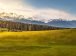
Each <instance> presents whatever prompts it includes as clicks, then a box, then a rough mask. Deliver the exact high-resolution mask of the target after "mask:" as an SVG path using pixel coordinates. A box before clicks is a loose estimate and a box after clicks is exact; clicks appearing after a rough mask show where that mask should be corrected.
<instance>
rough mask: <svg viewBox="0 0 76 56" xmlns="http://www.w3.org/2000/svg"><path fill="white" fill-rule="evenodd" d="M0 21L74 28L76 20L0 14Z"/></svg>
mask: <svg viewBox="0 0 76 56" xmlns="http://www.w3.org/2000/svg"><path fill="white" fill-rule="evenodd" d="M0 20H4V21H14V22H21V23H28V24H41V25H49V26H55V27H65V28H76V20H63V19H47V18H46V17H42V16H33V17H29V18H25V17H24V16H22V15H18V14H16V13H5V12H3V13H0Z"/></svg>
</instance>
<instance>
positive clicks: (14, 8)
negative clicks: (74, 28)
mask: <svg viewBox="0 0 76 56" xmlns="http://www.w3.org/2000/svg"><path fill="white" fill-rule="evenodd" d="M2 11H5V12H14V13H17V14H22V15H24V16H25V17H32V16H40V17H42V18H39V20H42V19H44V20H45V21H47V20H49V19H56V18H57V19H58V18H62V19H69V20H71V19H74V20H76V16H74V15H71V14H70V13H67V12H65V11H60V10H55V9H51V8H49V9H47V8H46V9H37V8H33V7H32V6H30V5H27V3H26V4H24V3H23V1H22V0H0V12H2ZM37 19H38V18H37Z"/></svg>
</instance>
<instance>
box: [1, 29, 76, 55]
mask: <svg viewBox="0 0 76 56" xmlns="http://www.w3.org/2000/svg"><path fill="white" fill-rule="evenodd" d="M0 55H1V56H76V29H64V30H49V31H48V30H46V31H25V32H0Z"/></svg>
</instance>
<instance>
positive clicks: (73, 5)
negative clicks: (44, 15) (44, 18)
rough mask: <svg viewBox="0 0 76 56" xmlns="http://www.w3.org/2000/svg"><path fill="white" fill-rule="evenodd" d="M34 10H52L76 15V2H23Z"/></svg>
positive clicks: (33, 0)
mask: <svg viewBox="0 0 76 56" xmlns="http://www.w3.org/2000/svg"><path fill="white" fill-rule="evenodd" d="M25 2H27V3H28V4H30V5H31V6H33V7H35V8H53V9H58V10H64V11H67V12H69V13H73V14H76V0H25Z"/></svg>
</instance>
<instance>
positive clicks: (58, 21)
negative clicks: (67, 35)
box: [47, 19, 76, 28]
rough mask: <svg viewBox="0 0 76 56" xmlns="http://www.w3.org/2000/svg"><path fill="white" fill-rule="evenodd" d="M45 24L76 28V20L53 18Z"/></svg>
mask: <svg viewBox="0 0 76 56" xmlns="http://www.w3.org/2000/svg"><path fill="white" fill-rule="evenodd" d="M47 25H51V26H57V27H65V28H76V20H62V19H53V20H52V21H49V22H48V23H47Z"/></svg>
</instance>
